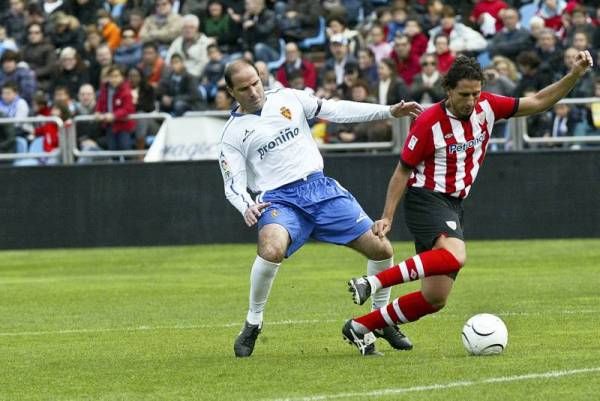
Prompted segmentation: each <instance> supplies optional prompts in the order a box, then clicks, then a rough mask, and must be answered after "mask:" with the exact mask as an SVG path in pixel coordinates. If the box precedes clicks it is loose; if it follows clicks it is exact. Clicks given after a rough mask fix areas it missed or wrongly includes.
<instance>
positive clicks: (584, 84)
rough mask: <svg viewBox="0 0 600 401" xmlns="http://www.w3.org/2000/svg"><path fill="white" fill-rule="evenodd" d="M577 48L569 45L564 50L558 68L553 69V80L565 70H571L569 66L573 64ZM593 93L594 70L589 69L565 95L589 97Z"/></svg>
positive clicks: (558, 77) (577, 51)
mask: <svg viewBox="0 0 600 401" xmlns="http://www.w3.org/2000/svg"><path fill="white" fill-rule="evenodd" d="M578 53H579V50H578V49H576V48H574V47H569V48H568V49H566V50H565V52H564V55H563V64H562V66H561V67H560V68H558V69H557V70H553V71H554V80H558V79H560V77H562V76H563V75H564V74H563V75H561V73H564V72H565V71H567V72H568V71H571V67H573V64H575V59H576V57H577V54H578ZM593 95H594V71H593V70H589V71H588V72H586V73H585V75H584V76H582V77H581V78H579V80H578V81H577V83H576V84H575V87H574V88H573V89H572V90H571V92H569V94H567V96H566V97H570V98H577V97H591V96H593Z"/></svg>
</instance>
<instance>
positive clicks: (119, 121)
mask: <svg viewBox="0 0 600 401" xmlns="http://www.w3.org/2000/svg"><path fill="white" fill-rule="evenodd" d="M96 111H97V112H99V113H108V83H104V84H102V86H101V87H100V95H99V96H98V101H97V102H96ZM112 113H113V114H114V116H115V120H114V121H113V122H112V130H113V132H127V133H131V132H133V130H134V129H135V121H133V120H126V119H125V117H127V116H128V115H130V114H133V113H135V106H134V104H133V99H132V97H131V88H130V87H129V83H128V82H127V81H123V83H122V84H121V85H119V86H118V87H117V88H116V90H115V94H114V95H113V105H112Z"/></svg>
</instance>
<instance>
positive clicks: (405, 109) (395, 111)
mask: <svg viewBox="0 0 600 401" xmlns="http://www.w3.org/2000/svg"><path fill="white" fill-rule="evenodd" d="M588 54H589V53H588ZM423 110H425V108H424V107H423V106H421V105H420V104H419V103H417V102H405V101H404V100H403V101H401V102H400V103H396V104H394V105H392V106H390V113H392V116H394V117H396V118H398V117H402V116H411V117H413V118H417V117H418V116H419V114H421V112H422V111H423Z"/></svg>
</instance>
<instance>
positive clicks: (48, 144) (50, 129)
mask: <svg viewBox="0 0 600 401" xmlns="http://www.w3.org/2000/svg"><path fill="white" fill-rule="evenodd" d="M37 115H38V116H46V117H47V116H50V115H51V112H50V107H48V106H44V107H42V108H41V109H40V110H39V111H38V114H37ZM34 133H35V136H43V137H44V152H50V151H52V150H53V149H56V148H58V127H57V126H56V124H55V123H54V122H51V121H49V122H47V123H41V124H40V125H39V126H37V127H35V131H34Z"/></svg>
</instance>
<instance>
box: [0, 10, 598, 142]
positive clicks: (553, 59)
mask: <svg viewBox="0 0 600 401" xmlns="http://www.w3.org/2000/svg"><path fill="white" fill-rule="evenodd" d="M0 10H4V11H3V12H2V14H1V15H0V64H1V65H0V87H1V90H2V96H1V99H0V116H2V117H16V118H19V117H25V116H50V115H52V116H57V117H60V118H61V119H63V120H64V121H67V122H69V121H70V120H71V118H72V117H73V116H76V115H94V116H95V117H96V119H95V121H92V122H89V121H88V122H81V123H79V124H82V125H83V124H85V125H83V126H79V125H78V126H77V133H78V138H77V142H78V146H79V147H80V149H83V150H90V149H111V150H121V149H134V148H135V149H144V148H145V147H146V146H147V141H146V138H147V136H149V135H153V134H154V133H155V132H156V130H157V128H158V124H157V123H156V122H155V121H153V120H142V121H137V122H135V121H130V120H126V119H124V118H123V117H125V116H127V115H129V114H131V113H134V112H150V111H154V110H160V111H163V112H167V113H170V114H171V115H173V116H180V115H182V114H184V113H185V112H187V111H190V110H229V109H230V108H231V106H232V99H231V98H230V96H229V94H228V93H227V90H226V88H225V82H224V79H223V71H224V67H225V65H226V63H227V62H228V61H230V60H233V59H235V58H240V57H244V58H247V59H249V60H252V61H255V62H256V66H257V68H258V69H259V72H260V75H261V80H262V81H263V83H264V85H265V87H266V88H267V89H272V88H276V87H277V86H285V87H293V88H297V89H301V90H305V91H309V92H311V93H315V94H316V95H317V96H320V97H325V98H339V99H351V100H356V101H361V102H373V103H379V104H394V103H396V102H398V101H399V100H401V99H405V100H415V101H418V102H421V103H432V102H437V101H440V100H442V99H443V97H444V91H443V89H442V87H441V77H442V76H443V74H444V73H445V72H446V71H448V69H449V68H450V66H451V65H452V62H453V60H454V59H455V57H456V56H457V55H458V54H466V55H469V56H473V57H477V59H478V60H479V62H480V63H481V64H482V66H483V67H484V71H485V77H486V84H485V86H484V90H486V91H491V92H494V93H498V94H502V95H507V96H523V95H526V94H527V93H530V92H532V91H537V90H539V89H541V88H543V87H544V86H546V85H548V84H549V83H551V82H553V81H554V80H556V79H558V78H559V77H562V76H563V75H564V74H565V72H566V71H567V70H568V69H570V67H571V65H572V63H573V60H574V59H575V56H576V54H577V52H578V51H580V50H590V52H591V54H592V56H593V58H594V61H595V62H598V59H600V52H599V51H598V50H599V48H600V6H599V5H598V2H597V0H570V1H566V0H534V1H521V0H476V1H456V0H445V1H444V2H442V0H415V1H407V0H321V1H316V0H315V1H296V0H289V1H269V0H245V1H226V0H223V1H217V0H209V1H206V0H174V1H172V0H38V1H33V0H29V1H28V0H0ZM593 96H600V75H599V74H598V69H595V70H594V71H590V72H589V73H588V76H586V77H585V78H584V79H582V80H580V82H579V83H578V84H577V86H576V87H575V89H574V90H573V91H572V92H571V93H570V95H569V97H574V98H581V97H593ZM528 125H530V127H531V129H530V130H529V135H530V136H539V137H543V136H547V137H558V136H567V135H587V134H596V135H598V134H600V103H592V104H588V105H580V106H579V105H578V106H570V105H557V106H555V107H554V108H553V109H552V110H549V111H548V112H546V113H542V114H539V115H536V116H535V117H533V118H530V119H529V120H528ZM504 129H505V127H503V126H502V125H498V126H497V128H496V130H495V132H494V133H493V134H492V135H495V136H503V135H504V132H503V130H504ZM313 134H314V135H315V138H317V140H320V141H323V142H330V143H336V142H337V143H340V142H342V143H343V142H356V141H381V140H384V141H385V140H389V138H390V136H391V127H390V126H389V124H388V123H387V122H379V123H377V124H373V123H370V124H369V125H368V126H367V125H366V124H333V123H325V122H319V121H317V122H314V124H313ZM16 138H19V140H16ZM36 138H43V149H44V150H45V151H50V150H52V149H54V148H56V147H57V146H58V142H59V138H58V130H57V127H56V126H55V125H54V124H52V123H44V124H37V125H34V124H17V125H14V126H10V125H0V152H4V153H12V152H15V151H16V150H17V149H18V146H17V143H18V142H19V141H21V143H23V142H25V143H26V144H30V143H32V142H33V141H34V140H35V139H36ZM26 146H27V145H26ZM549 146H550V145H549ZM21 149H22V148H21ZM25 149H26V147H25Z"/></svg>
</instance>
